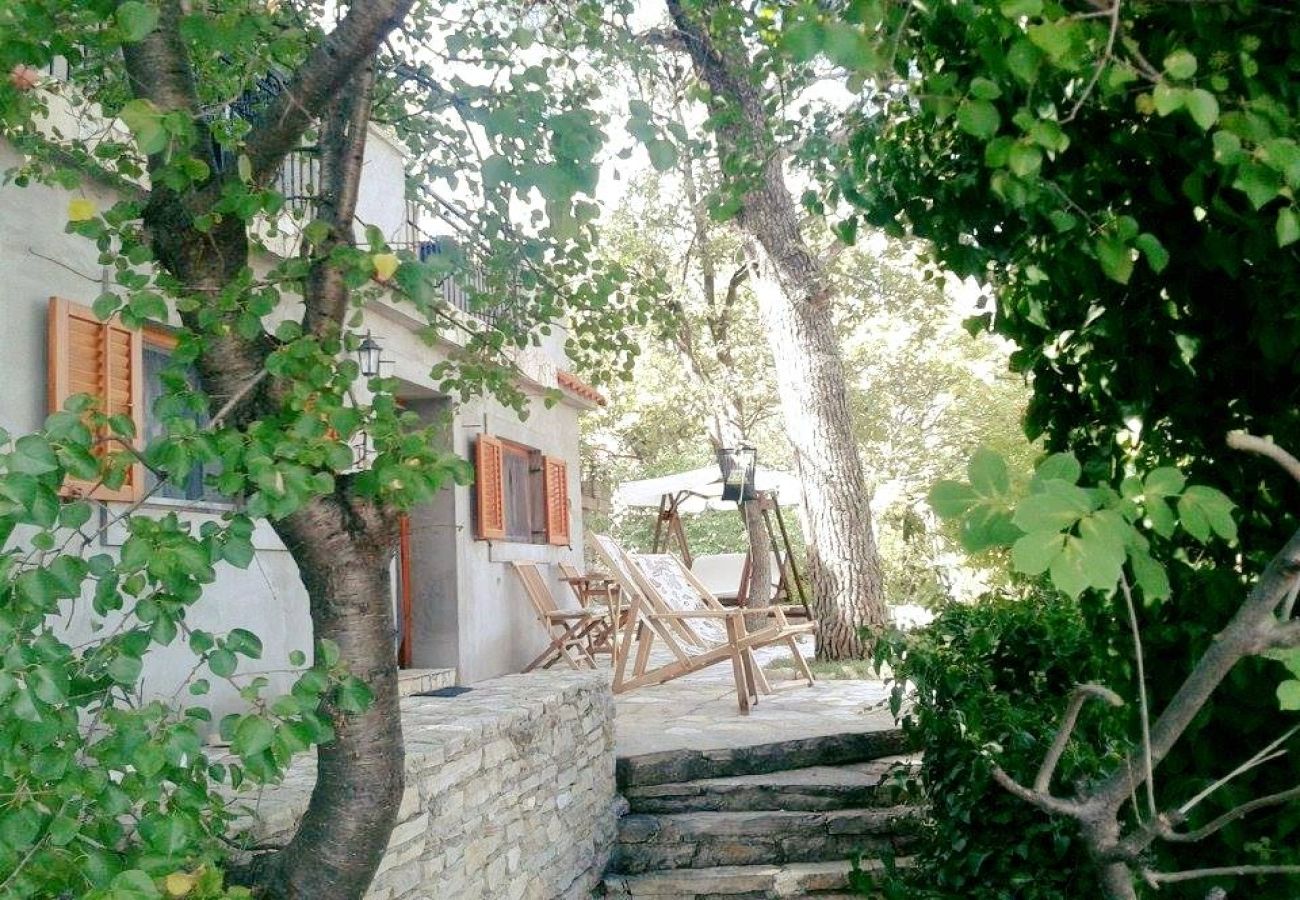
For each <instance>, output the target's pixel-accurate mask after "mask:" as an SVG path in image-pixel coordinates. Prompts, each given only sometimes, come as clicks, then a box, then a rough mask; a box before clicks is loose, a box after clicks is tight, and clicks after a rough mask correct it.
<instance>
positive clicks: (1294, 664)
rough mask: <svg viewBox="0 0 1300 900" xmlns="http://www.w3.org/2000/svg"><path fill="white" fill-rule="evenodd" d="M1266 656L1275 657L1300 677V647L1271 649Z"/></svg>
mask: <svg viewBox="0 0 1300 900" xmlns="http://www.w3.org/2000/svg"><path fill="white" fill-rule="evenodd" d="M1264 656H1266V657H1268V658H1269V659H1275V660H1277V661H1278V662H1280V663H1281V664H1282V665H1284V666H1286V670H1287V671H1288V672H1290V673H1291V674H1292V675H1293V676H1295V677H1296V678H1300V647H1287V648H1286V649H1283V650H1269V651H1268V652H1267V653H1265V654H1264Z"/></svg>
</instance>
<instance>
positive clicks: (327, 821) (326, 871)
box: [257, 495, 404, 900]
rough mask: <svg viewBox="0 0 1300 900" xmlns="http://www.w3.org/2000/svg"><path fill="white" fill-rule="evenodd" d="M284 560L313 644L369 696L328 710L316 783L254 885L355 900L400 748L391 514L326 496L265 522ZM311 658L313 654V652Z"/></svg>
mask: <svg viewBox="0 0 1300 900" xmlns="http://www.w3.org/2000/svg"><path fill="white" fill-rule="evenodd" d="M274 525H275V530H276V533H277V534H279V535H280V537H281V538H282V539H283V540H284V543H285V546H286V547H287V548H288V550H289V552H290V553H292V554H293V558H294V559H295V560H296V561H297V563H298V568H299V571H300V573H301V575H302V580H303V584H304V585H305V586H306V588H307V595H308V598H309V599H310V603H311V617H312V624H313V627H314V630H315V635H316V637H317V639H321V638H326V639H329V640H331V641H334V643H336V644H338V646H339V650H340V651H341V654H342V658H343V659H345V660H348V661H350V663H351V665H352V674H353V675H355V676H357V677H358V678H361V679H362V680H363V681H365V682H366V684H368V685H369V686H370V689H371V691H373V692H374V695H375V699H374V703H373V704H372V705H371V706H370V708H369V709H367V710H366V711H365V712H364V713H360V714H356V713H348V714H344V713H342V712H340V711H339V710H337V709H335V708H333V707H332V706H331V705H329V704H328V703H327V704H325V705H324V707H323V710H322V711H323V712H325V713H327V714H328V715H329V717H330V721H331V723H332V724H333V726H334V731H335V739H334V740H333V741H332V742H330V743H329V744H326V745H323V746H321V747H320V748H319V749H318V751H317V773H316V784H315V787H314V788H313V790H312V794H311V801H310V803H309V805H308V807H307V813H306V815H305V816H304V817H303V819H302V822H301V823H300V824H299V826H298V831H297V832H296V833H295V834H294V837H293V840H292V841H291V842H290V844H289V845H288V846H287V847H286V848H285V849H284V850H282V851H280V852H279V853H277V854H275V855H274V856H273V857H271V858H270V859H269V860H268V865H267V867H266V870H264V871H262V872H259V873H258V878H257V881H258V883H259V885H260V886H261V887H263V888H264V889H265V890H266V891H267V892H268V894H269V896H272V897H276V898H286V900H326V898H338V900H345V898H356V897H360V896H361V895H362V894H364V893H365V890H366V888H367V887H368V886H369V884H370V881H371V879H372V878H373V877H374V874H375V870H376V869H377V868H378V866H379V863H380V861H381V860H382V858H383V854H384V850H385V849H386V847H387V845H388V837H389V835H390V834H391V833H392V829H393V825H394V824H395V823H396V819H397V810H398V807H399V806H400V805H401V802H402V787H403V765H404V764H403V759H404V753H403V746H402V728H401V716H400V712H399V709H398V693H397V655H396V653H395V652H394V649H393V634H394V624H393V613H392V606H391V603H390V599H389V598H390V596H391V584H390V577H389V560H390V558H391V555H392V548H393V547H394V546H396V541H397V528H396V517H395V516H393V515H392V514H391V513H389V512H385V511H383V510H380V509H378V508H377V507H376V506H375V505H374V504H369V503H363V502H361V501H357V500H351V501H349V500H345V499H342V498H341V497H340V496H338V495H330V496H327V497H322V498H319V499H317V500H314V501H312V502H311V503H310V504H309V505H308V506H306V507H305V508H304V509H302V510H300V511H299V512H297V513H294V514H293V515H291V516H289V517H288V518H287V519H285V520H283V521H280V522H276V523H274ZM317 652H318V653H319V648H318V650H317Z"/></svg>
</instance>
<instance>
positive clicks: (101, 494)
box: [48, 297, 144, 500]
mask: <svg viewBox="0 0 1300 900" xmlns="http://www.w3.org/2000/svg"><path fill="white" fill-rule="evenodd" d="M48 338H49V357H48V363H49V381H48V387H49V406H50V411H51V412H54V411H56V410H60V409H62V408H63V404H64V402H65V401H67V399H68V398H69V397H71V396H72V395H74V394H90V395H91V396H93V397H97V398H99V403H100V409H101V410H102V411H104V412H106V413H108V414H109V415H126V416H129V417H130V418H131V419H132V420H133V421H134V422H135V430H136V434H137V435H138V434H140V433H141V432H142V431H143V430H144V429H143V424H144V423H143V418H144V409H143V403H142V402H141V396H142V394H143V377H144V372H143V368H144V366H143V360H142V356H143V350H144V347H143V342H142V340H141V335H140V332H138V331H135V330H132V329H129V328H127V327H125V326H124V325H122V324H121V323H120V322H119V321H118V320H117V319H110V320H109V321H107V322H101V321H100V320H99V319H98V318H97V317H96V316H95V314H94V313H93V312H91V310H90V309H89V308H87V307H85V306H80V305H78V304H76V303H72V302H71V301H69V300H64V299H63V298H61V297H51V298H50V306H49V321H48ZM106 449H107V443H103V444H99V445H97V447H96V451H97V452H98V453H103V452H105V450H106ZM143 475H144V466H142V465H140V464H138V463H137V464H136V465H134V466H132V467H131V468H130V470H129V471H128V473H127V477H126V481H125V483H124V484H123V485H122V486H121V487H120V488H117V489H116V490H112V489H109V488H107V487H105V486H104V485H102V484H98V483H95V482H88V481H79V480H77V479H72V478H69V479H67V481H65V482H64V486H63V490H64V492H65V493H69V494H75V495H78V496H84V497H90V498H92V499H95V500H136V499H139V497H140V496H141V495H142V479H143Z"/></svg>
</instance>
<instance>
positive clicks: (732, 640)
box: [592, 535, 779, 715]
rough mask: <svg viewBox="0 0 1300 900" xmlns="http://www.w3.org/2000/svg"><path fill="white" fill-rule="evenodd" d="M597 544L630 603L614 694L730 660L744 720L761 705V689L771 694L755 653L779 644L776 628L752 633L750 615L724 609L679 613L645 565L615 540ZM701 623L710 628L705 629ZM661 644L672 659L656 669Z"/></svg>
mask: <svg viewBox="0 0 1300 900" xmlns="http://www.w3.org/2000/svg"><path fill="white" fill-rule="evenodd" d="M592 544H593V547H594V548H595V550H596V552H597V554H598V555H600V557H601V558H602V559H603V560H604V561H605V563H606V564H607V565H608V566H609V568H610V571H611V572H612V573H613V574H614V576H615V578H617V580H618V582H619V584H620V585H621V586H622V588H623V591H624V593H625V594H627V595H628V596H629V597H630V598H631V605H630V610H629V614H628V617H627V621H626V623H625V624H624V626H623V631H622V634H621V636H620V638H619V652H618V666H617V667H616V669H615V671H614V691H615V693H624V692H627V691H631V690H635V689H637V688H639V687H644V686H646V685H652V684H662V683H664V682H666V681H671V680H673V679H675V678H680V677H681V676H683V675H687V674H689V673H691V672H697V671H699V670H701V669H704V668H707V667H709V666H712V665H715V664H718V663H722V662H726V661H728V660H730V661H731V665H732V674H733V676H734V677H735V681H736V700H737V704H738V706H739V708H740V712H741V714H742V715H743V714H747V713H748V712H749V709H750V706H751V705H752V704H754V703H757V702H758V694H759V691H760V690H762V691H763V692H765V693H770V692H771V688H770V687H769V686H768V685H767V681H766V679H765V678H764V677H763V673H762V670H761V669H759V667H758V666H757V664H756V663H755V660H754V657H753V652H752V651H753V648H754V647H755V646H765V645H766V644H769V643H771V642H772V641H773V640H776V639H778V637H779V633H778V629H777V628H775V627H774V626H770V625H769V626H765V627H764V628H761V629H759V630H758V631H756V632H750V631H748V630H747V628H746V625H745V616H746V611H745V610H742V609H727V608H725V607H722V606H721V604H718V605H717V606H716V607H711V606H708V607H705V606H702V607H701V608H694V609H676V608H674V607H673V606H672V605H671V604H670V603H669V602H668V601H667V600H665V599H664V597H663V595H662V592H661V591H660V590H659V588H658V587H657V586H656V585H655V579H654V578H652V577H650V576H648V575H647V574H646V572H644V571H643V569H642V568H641V563H639V562H638V561H637V560H634V559H633V558H632V557H630V556H629V555H628V554H627V553H626V552H625V551H624V550H623V549H622V548H621V547H619V546H618V544H617V543H616V542H615V541H613V540H612V539H611V538H609V537H606V536H604V535H593V536H592ZM715 602H716V601H715ZM701 623H709V624H706V625H704V626H703V627H701ZM710 626H711V627H710ZM656 639H657V640H659V641H661V642H662V643H663V644H664V646H665V647H666V648H667V650H668V651H669V652H670V653H671V655H672V659H671V660H669V661H668V662H667V663H664V664H661V665H658V666H656V667H654V668H651V667H650V665H649V663H650V651H651V648H652V646H653V645H654V643H655V641H656ZM634 641H635V642H636V643H637V651H636V658H635V661H634V662H633V665H632V671H631V672H628V663H629V662H630V661H632V656H631V649H632V644H633V642H634Z"/></svg>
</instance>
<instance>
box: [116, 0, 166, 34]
mask: <svg viewBox="0 0 1300 900" xmlns="http://www.w3.org/2000/svg"><path fill="white" fill-rule="evenodd" d="M115 15H116V18H117V27H118V28H119V29H121V32H122V40H124V41H126V43H128V44H134V43H138V42H139V41H142V40H144V39H145V38H146V37H148V36H149V34H150V33H151V32H152V31H153V30H154V29H155V28H157V27H158V9H157V7H155V6H152V5H151V4H148V3H139V2H137V0H127V2H125V3H123V4H121V5H120V6H118V8H117V12H116V13H115Z"/></svg>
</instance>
